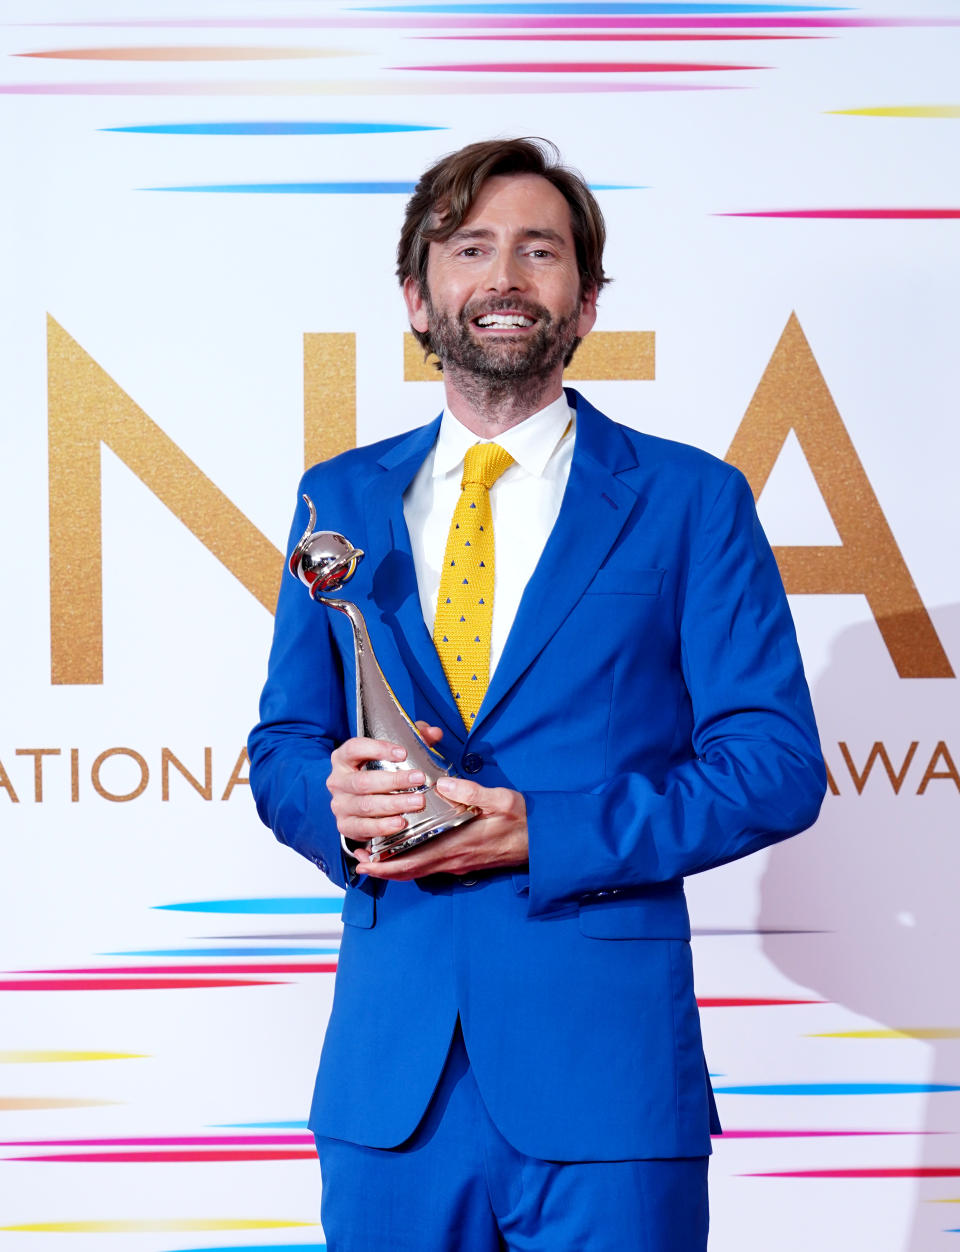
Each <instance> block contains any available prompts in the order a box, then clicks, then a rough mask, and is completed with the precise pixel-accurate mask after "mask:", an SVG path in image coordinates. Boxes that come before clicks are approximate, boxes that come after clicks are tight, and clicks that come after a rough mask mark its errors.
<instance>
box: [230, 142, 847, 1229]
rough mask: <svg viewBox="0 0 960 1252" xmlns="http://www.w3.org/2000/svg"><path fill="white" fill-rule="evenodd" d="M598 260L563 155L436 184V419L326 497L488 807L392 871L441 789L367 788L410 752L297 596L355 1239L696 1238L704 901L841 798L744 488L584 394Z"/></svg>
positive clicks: (326, 1062) (362, 594)
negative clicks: (356, 692)
mask: <svg viewBox="0 0 960 1252" xmlns="http://www.w3.org/2000/svg"><path fill="white" fill-rule="evenodd" d="M604 238H605V233H604V224H603V218H602V216H601V213H600V209H599V207H598V205H597V203H596V201H595V199H594V197H593V195H592V194H591V192H590V190H589V188H588V187H587V186H586V184H585V183H584V182H583V180H582V179H581V178H580V177H579V175H577V174H576V173H574V172H573V171H571V170H569V169H567V168H565V167H564V166H562V165H561V164H560V163H559V160H558V157H557V154H556V151H555V150H554V149H553V148H552V146H551V145H549V144H547V143H545V142H544V141H543V140H529V139H517V140H493V141H490V142H486V143H478V144H472V145H470V146H469V147H466V148H464V149H462V150H461V151H459V152H456V153H453V154H452V155H450V156H448V157H445V158H444V159H443V160H441V161H439V162H438V163H437V164H436V165H434V166H433V167H431V168H430V169H429V170H428V171H427V172H426V173H425V174H424V176H423V178H422V179H421V180H420V183H419V184H418V186H417V189H416V191H415V193H414V195H413V197H412V199H411V200H410V203H409V204H408V206H407V212H406V218H405V221H404V226H403V231H402V234H401V239H400V245H399V249H398V272H399V276H400V281H401V284H402V287H403V293H404V298H405V300H406V304H407V310H408V314H409V318H410V324H411V326H412V327H413V330H414V333H415V334H416V335H417V336H418V338H419V339H420V342H421V343H422V344H423V345H424V347H425V348H429V349H432V350H433V351H434V352H435V353H436V354H437V356H438V357H439V359H440V362H441V364H442V367H443V376H444V386H445V390H446V407H445V409H444V411H443V414H442V415H441V417H439V418H437V419H436V420H435V421H433V422H431V423H430V424H429V425H427V426H425V427H422V428H421V429H419V430H416V431H413V432H411V433H409V434H406V435H403V436H400V437H397V438H393V439H388V440H385V441H383V442H382V443H379V444H375V445H373V446H372V447H367V448H361V449H357V450H355V451H352V452H348V453H345V454H344V455H343V456H341V457H338V458H335V459H334V460H333V461H330V462H327V463H325V464H323V465H319V466H314V468H313V469H311V470H309V471H308V472H307V474H306V475H305V477H304V480H303V482H302V484H301V492H302V493H303V492H305V493H307V494H308V495H309V496H311V497H312V498H313V499H314V500H316V501H318V502H320V503H321V507H322V510H323V513H322V524H323V525H324V527H329V528H331V529H334V530H337V531H341V532H343V533H344V534H346V535H348V536H349V537H350V541H351V542H352V543H356V544H357V546H358V547H361V548H363V549H365V550H366V551H367V553H368V559H367V560H366V561H364V562H363V563H362V564H361V565H360V567H359V568H358V571H357V574H356V576H355V577H354V578H353V580H352V581H351V583H350V584H349V590H350V593H351V595H352V598H353V599H354V600H355V601H356V603H357V604H358V605H359V606H360V607H361V609H362V610H363V613H364V616H365V618H366V621H367V625H368V627H369V631H370V636H371V640H372V642H373V645H374V648H375V651H376V653H377V657H378V659H379V661H380V664H381V666H382V667H383V670H384V673H385V675H386V677H387V679H388V681H389V683H390V685H391V687H392V688H393V690H394V691H395V692H396V693H397V695H398V697H399V699H400V700H401V702H402V703H403V705H404V706H405V707H406V708H407V709H408V710H409V711H410V712H411V714H412V715H413V716H415V717H417V718H418V719H421V721H420V724H421V727H422V730H423V733H424V735H425V737H426V738H427V739H428V740H429V741H431V742H432V743H436V744H438V745H439V747H440V748H441V749H442V751H443V752H444V754H445V755H446V757H447V758H448V759H449V760H450V761H452V762H453V764H454V766H455V768H456V770H457V772H458V773H459V774H460V775H461V776H460V777H458V778H451V779H448V780H443V781H441V782H440V783H438V790H439V791H441V792H442V793H443V794H445V795H447V796H448V797H450V798H451V799H454V800H457V801H459V802H461V803H463V804H466V805H471V806H473V807H474V808H475V809H476V810H477V813H478V816H477V817H476V818H475V819H474V820H473V821H471V822H469V823H467V824H466V825H462V826H460V827H458V828H457V829H455V830H453V831H450V832H448V833H447V834H445V835H442V836H440V837H439V838H436V839H434V840H432V841H430V842H427V843H425V844H423V845H421V846H419V847H417V848H415V849H413V850H412V851H409V852H406V853H404V854H402V855H398V856H396V857H394V858H392V859H382V858H381V859H374V858H372V857H371V856H370V854H369V850H368V849H369V844H370V840H371V839H373V838H375V837H378V836H384V835H396V834H397V833H398V832H401V831H403V830H404V829H405V828H406V827H407V824H408V821H409V818H410V816H411V815H414V816H415V815H416V814H417V813H418V812H419V811H420V810H421V809H422V808H423V805H424V799H423V795H422V793H418V792H417V791H416V790H414V791H395V790H393V789H392V788H393V787H394V786H395V785H396V774H395V773H392V772H390V771H387V770H382V769H367V768H365V766H367V765H368V764H370V763H372V762H375V761H377V760H384V759H386V760H390V759H393V760H402V759H403V757H404V752H403V749H402V748H399V747H398V746H397V745H395V744H390V743H386V742H382V741H376V740H370V739H362V738H357V737H356V735H355V725H356V720H355V710H354V709H353V708H352V688H353V643H352V636H351V635H350V633H349V630H348V629H347V628H346V627H347V624H346V623H345V622H343V621H341V620H336V621H333V620H330V619H332V618H336V619H340V615H339V614H328V613H323V612H320V611H319V610H318V609H317V606H316V605H314V604H312V603H311V601H310V599H309V597H308V596H306V595H304V594H303V591H302V589H301V588H299V587H297V586H296V584H295V583H294V582H293V580H292V579H287V580H285V582H284V586H283V588H282V589H281V593H280V601H279V604H278V608H277V623H276V634H275V639H274V646H273V650H272V653H271V660H270V673H269V677H268V680H267V684H266V687H265V689H264V694H263V699H262V702H261V721H260V723H259V724H258V726H257V727H256V728H255V729H254V731H253V732H252V734H251V736H250V758H251V783H252V786H253V790H254V794H255V796H256V799H257V804H258V808H259V811H260V814H261V816H262V817H263V819H264V821H265V822H267V824H268V825H270V826H271V827H272V829H273V830H274V832H275V833H276V835H277V837H278V839H280V840H281V841H282V842H283V843H286V844H288V845H289V846H290V847H292V848H294V849H295V850H297V851H298V852H301V853H302V854H303V855H304V856H305V857H307V858H308V859H309V860H310V861H312V862H313V863H314V864H315V865H316V866H318V867H319V868H320V869H321V870H323V871H324V872H325V873H326V874H327V875H329V877H330V878H331V879H332V880H333V881H334V882H335V883H336V884H337V885H339V886H341V887H344V888H345V890H346V895H345V899H344V907H343V921H344V934H343V945H342V949H341V957H340V963H339V971H338V975H337V984H336V992H335V998H334V1006H333V1011H332V1015H331V1018H330V1023H329V1026H328V1029H327V1033H326V1038H325V1041H324V1046H323V1054H322V1058H321V1064H320V1072H319V1075H318V1079H317V1086H316V1092H315V1095H314V1101H313V1107H312V1111H311V1119H310V1125H311V1128H312V1129H313V1131H314V1133H315V1136H316V1139H317V1148H318V1152H319V1156H320V1163H321V1171H322V1178H323V1209H322V1216H323V1225H324V1231H325V1234H326V1238H327V1246H328V1248H329V1249H330V1252H380V1250H381V1249H383V1250H389V1252H394V1250H397V1252H401V1250H405V1249H410V1250H411V1252H413V1250H414V1249H415V1250H416V1252H497V1250H499V1249H508V1250H509V1252H627V1250H628V1249H629V1250H634V1249H636V1250H637V1252H703V1249H704V1248H705V1247H706V1238H707V1224H708V1215H707V1190H706V1179H707V1157H708V1154H709V1151H710V1135H711V1131H716V1130H717V1129H718V1123H717V1120H716V1112H715V1108H714V1104H713V1097H712V1093H711V1091H710V1083H709V1079H708V1077H707V1071H706V1065H705V1061H704V1056H703V1049H702V1045H701V1040H700V1028H699V1021H698V1017H697V1008H696V1000H695V996H694V991H693V978H692V967H691V959H690V942H689V941H690V923H689V919H688V916H687V910H686V905H685V902H684V894H683V879H684V876H685V875H687V874H692V873H698V872H701V871H703V870H706V869H709V868H711V867H712V866H714V865H720V864H723V863H724V862H726V861H729V860H732V859H734V858H736V857H740V856H744V855H746V854H747V853H750V852H752V851H755V850H757V849H759V848H762V847H765V846H767V845H768V844H771V843H773V842H775V841H777V840H779V839H783V838H785V837H787V836H788V835H791V834H794V833H795V832H797V831H798V830H801V829H803V828H804V827H805V826H807V825H809V824H810V823H811V822H812V821H813V820H814V819H815V817H816V815H817V812H818V809H819V805H820V802H821V799H822V797H823V792H824V786H825V775H824V768H823V762H822V760H821V757H820V751H819V744H818V739H817V733H816V727H815V725H814V721H813V714H812V711H811V708H810V701H809V695H808V692H807V688H806V683H805V681H804V677H803V670H802V666H801V663H800V658H799V654H798V651H797V645H796V638H795V635H794V631H793V625H792V622H791V619H790V614H789V610H788V608H787V604H786V598H785V596H784V593H783V588H782V585H781V583H780V579H779V576H778V573H777V568H776V564H775V562H774V559H773V556H772V554H771V552H770V549H769V547H768V545H767V543H766V541H765V539H764V537H763V534H762V532H761V530H760V528H759V524H758V522H757V519H756V513H755V511H754V507H753V499H752V496H751V494H750V490H749V488H748V486H747V484H746V482H745V481H744V479H743V478H742V476H741V475H740V474H739V473H738V472H737V471H736V470H734V469H732V468H731V467H729V466H727V465H725V464H724V463H723V462H720V461H718V460H716V459H714V458H713V457H710V456H708V455H707V454H705V453H702V452H699V451H697V450H695V449H692V448H689V447H685V446H683V445H681V444H676V443H670V442H668V441H665V440H661V439H654V438H651V437H649V436H644V435H641V434H639V433H638V432H637V431H635V430H634V429H632V428H630V427H627V426H621V425H618V424H616V423H614V422H612V421H610V419H609V418H607V417H604V416H603V415H602V414H601V413H599V412H598V411H597V410H596V409H594V408H593V407H592V406H591V405H590V404H588V403H587V402H586V400H584V399H583V397H582V396H580V395H578V394H577V393H576V392H574V391H566V392H565V391H564V390H563V387H562V375H563V368H564V364H565V363H567V362H568V361H569V360H570V358H571V356H572V354H573V353H574V351H575V350H576V345H577V343H578V341H579V340H580V339H581V338H582V337H583V336H584V335H586V334H587V333H588V332H589V331H590V329H591V327H592V326H593V324H594V322H595V320H596V302H597V297H598V295H599V293H600V291H601V289H602V287H603V286H604V284H605V282H606V281H607V279H606V276H605V274H604V271H603V245H604ZM305 521H306V510H305V508H304V507H298V511H297V514H296V516H295V518H294V524H293V529H292V532H291V544H294V543H295V542H296V539H297V537H298V536H299V535H300V533H301V532H302V530H303V528H304V525H305ZM406 780H407V781H408V782H409V784H410V785H411V786H413V787H414V788H416V787H417V786H418V785H420V784H422V783H423V781H424V780H423V777H422V775H419V774H417V773H415V772H414V773H412V774H410V775H408V776H407V779H406Z"/></svg>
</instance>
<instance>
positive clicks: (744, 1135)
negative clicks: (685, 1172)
mask: <svg viewBox="0 0 960 1252" xmlns="http://www.w3.org/2000/svg"><path fill="white" fill-rule="evenodd" d="M937 1133H939V1132H937V1131H926V1130H921V1131H916V1130H725V1131H724V1132H723V1134H721V1135H711V1138H713V1139H819V1138H843V1137H845V1136H848V1135H916V1134H937Z"/></svg>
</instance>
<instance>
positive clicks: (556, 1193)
mask: <svg viewBox="0 0 960 1252" xmlns="http://www.w3.org/2000/svg"><path fill="white" fill-rule="evenodd" d="M395 1080H396V1081H399V1082H402V1081H403V1075H402V1066H398V1067H397V1069H396V1071H395ZM360 1098H362V1097H360ZM317 1151H318V1154H319V1157H320V1169H321V1175H322V1179H323V1200H322V1210H321V1216H322V1221H323V1229H324V1233H325V1235H326V1239H327V1248H328V1252H705V1250H706V1246H707V1227H708V1209H707V1161H708V1158H707V1157H692V1158H677V1159H666V1160H638V1161H588V1162H572V1163H564V1162H556V1161H540V1160H536V1159H535V1158H533V1157H529V1156H524V1155H523V1154H522V1153H521V1152H517V1151H516V1150H515V1149H514V1148H513V1147H511V1146H510V1144H509V1143H508V1142H507V1141H506V1139H504V1137H503V1136H502V1135H501V1134H500V1132H499V1131H498V1130H497V1128H496V1126H495V1125H494V1124H493V1122H492V1121H491V1120H490V1117H489V1115H488V1114H487V1111H486V1108H485V1107H484V1104H483V1100H482V1098H481V1096H480V1092H479V1091H478V1090H477V1085H476V1082H475V1081H474V1078H473V1074H472V1073H471V1070H470V1062H469V1060H468V1058H467V1053H466V1049H465V1048H464V1044H463V1036H462V1035H461V1033H460V1028H459V1026H458V1027H457V1030H456V1033H455V1035H454V1039H453V1043H452V1044H451V1047H450V1054H449V1056H448V1057H447V1062H446V1065H445V1067H444V1071H443V1075H442V1077H441V1080H440V1083H439V1084H438V1086H437V1090H436V1092H435V1093H434V1096H433V1099H432V1101H431V1103H430V1107H429V1108H428V1109H427V1112H426V1114H425V1115H424V1118H423V1121H422V1122H421V1123H420V1125H419V1126H418V1128H417V1130H416V1131H415V1133H414V1134H413V1135H412V1136H411V1137H410V1139H408V1140H407V1141H406V1142H405V1143H403V1144H401V1145H400V1147H398V1148H393V1149H390V1150H384V1149H380V1148H367V1147H363V1146H362V1145H360V1144H355V1143H346V1142H344V1141H342V1140H337V1139H324V1138H322V1137H320V1136H318V1137H317Z"/></svg>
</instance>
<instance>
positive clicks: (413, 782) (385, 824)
mask: <svg viewBox="0 0 960 1252" xmlns="http://www.w3.org/2000/svg"><path fill="white" fill-rule="evenodd" d="M417 729H418V730H419V731H420V733H421V735H423V737H424V739H426V741H427V743H429V744H434V743H436V742H437V741H438V740H439V739H440V737H441V736H442V734H443V732H442V731H441V730H439V729H438V728H437V727H435V726H428V725H427V724H426V723H425V722H418V723H417ZM406 755H407V754H406V752H405V751H404V750H403V748H401V747H398V745H397V744H395V743H389V742H387V741H386V740H383V739H347V740H346V742H345V743H342V744H341V745H340V747H339V748H335V749H334V751H333V752H332V753H331V754H330V774H329V776H328V778H327V789H328V790H329V792H330V808H331V809H332V811H333V815H334V817H335V818H336V819H337V829H338V830H339V832H340V834H341V836H342V837H343V838H345V839H352V840H354V841H355V842H358V843H368V842H369V841H370V840H371V839H374V838H376V837H377V836H382V835H395V834H397V832H398V831H401V830H404V829H405V828H406V825H407V821H406V818H405V817H404V816H403V814H405V813H417V812H419V810H420V809H422V808H423V805H424V799H423V793H422V792H421V793H419V794H418V793H414V794H413V795H410V794H408V793H407V792H405V791H398V790H397V787H403V786H407V787H420V786H422V785H423V782H424V777H423V774H422V773H421V771H420V770H409V771H402V772H401V771H400V770H384V769H364V768H363V766H364V765H365V763H366V762H367V761H402V760H404V758H405V757H406Z"/></svg>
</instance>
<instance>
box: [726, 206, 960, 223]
mask: <svg viewBox="0 0 960 1252" xmlns="http://www.w3.org/2000/svg"><path fill="white" fill-rule="evenodd" d="M714 216H715V217H808V218H835V219H839V220H845V219H846V220H856V221H864V220H870V219H874V220H877V221H914V220H917V219H920V218H930V219H937V218H954V217H960V209H769V210H766V211H764V212H757V213H716V214H714Z"/></svg>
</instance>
